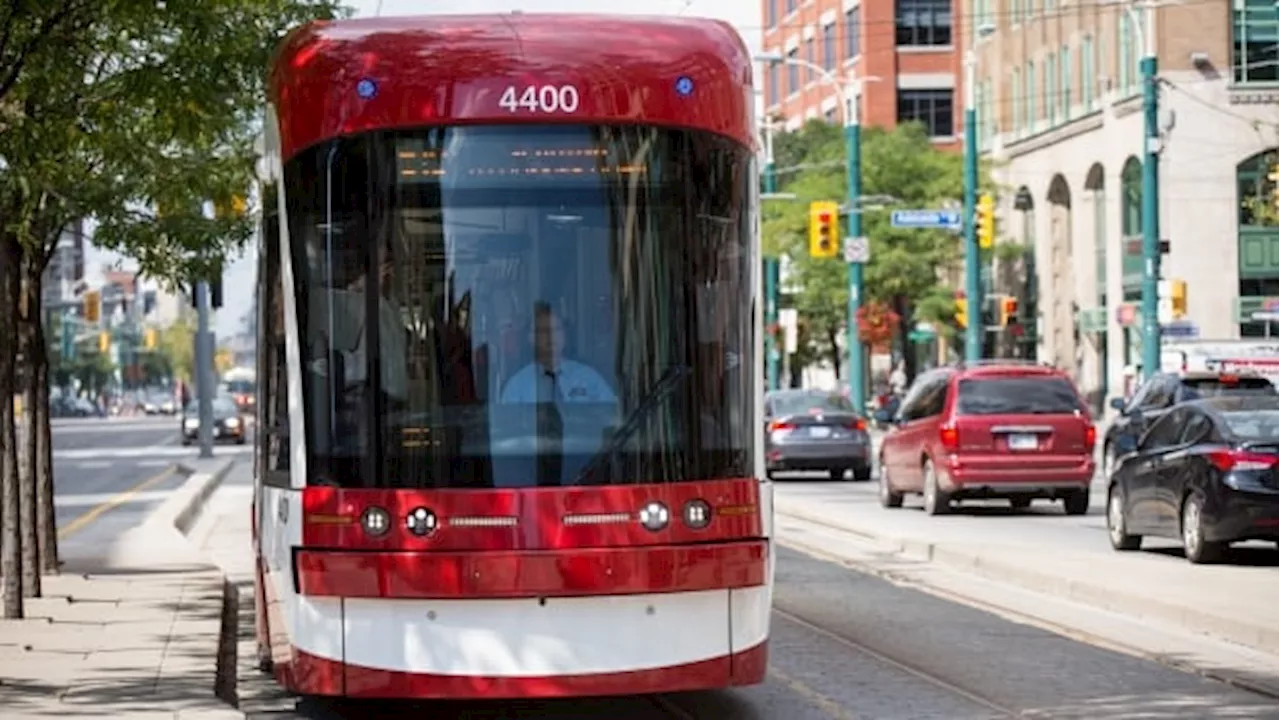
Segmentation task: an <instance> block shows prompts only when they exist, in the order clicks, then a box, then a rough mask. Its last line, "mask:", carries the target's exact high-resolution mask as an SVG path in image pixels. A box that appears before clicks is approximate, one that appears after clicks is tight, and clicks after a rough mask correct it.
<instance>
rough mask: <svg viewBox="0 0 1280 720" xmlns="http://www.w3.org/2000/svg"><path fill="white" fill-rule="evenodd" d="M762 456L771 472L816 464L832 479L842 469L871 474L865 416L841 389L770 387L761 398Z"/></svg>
mask: <svg viewBox="0 0 1280 720" xmlns="http://www.w3.org/2000/svg"><path fill="white" fill-rule="evenodd" d="M764 416H765V433H764V443H765V462H766V464H767V466H768V472H769V476H770V477H773V474H774V473H775V472H787V471H795V470H819V471H827V472H830V473H831V479H832V480H839V479H841V478H843V477H844V473H845V471H846V470H848V471H851V472H852V473H853V478H854V479H855V480H869V479H871V436H870V435H868V434H867V421H866V419H865V418H863V417H862V416H860V415H858V413H857V412H856V411H855V410H854V409H853V405H852V404H851V403H850V402H849V399H848V398H846V397H845V396H844V395H843V394H841V393H838V392H826V391H821V390H775V391H773V392H769V393H767V394H766V395H765V398H764Z"/></svg>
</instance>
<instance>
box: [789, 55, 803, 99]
mask: <svg viewBox="0 0 1280 720" xmlns="http://www.w3.org/2000/svg"><path fill="white" fill-rule="evenodd" d="M799 52H800V51H799V49H797V48H792V49H791V50H789V51H787V94H788V95H793V94H795V93H798V92H800V66H799V65H798V64H797V63H796V60H798V59H799V57H800V56H799Z"/></svg>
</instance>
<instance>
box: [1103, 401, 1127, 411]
mask: <svg viewBox="0 0 1280 720" xmlns="http://www.w3.org/2000/svg"><path fill="white" fill-rule="evenodd" d="M1107 404H1108V405H1110V406H1111V409H1112V410H1115V411H1116V412H1120V413H1123V412H1124V406H1125V402H1124V398H1121V397H1113V398H1111V402H1109V403H1107Z"/></svg>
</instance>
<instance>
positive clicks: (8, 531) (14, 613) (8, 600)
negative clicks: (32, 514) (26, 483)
mask: <svg viewBox="0 0 1280 720" xmlns="http://www.w3.org/2000/svg"><path fill="white" fill-rule="evenodd" d="M21 258H22V251H21V249H20V248H18V247H17V243H15V242H13V241H12V240H9V239H3V240H0V338H17V337H18V328H17V325H18V322H17V320H18V290H19V282H20V279H21V267H20V263H21ZM17 352H18V348H17V343H15V342H12V341H6V342H3V343H0V507H2V508H3V513H0V514H3V516H4V520H5V522H4V525H3V527H2V528H0V576H2V578H3V579H2V580H0V583H2V584H3V589H2V590H0V611H2V612H3V616H4V617H5V618H6V619H17V618H21V617H22V616H23V602H22V535H21V533H20V532H19V529H18V526H19V518H20V517H21V513H20V510H19V503H18V495H19V492H18V489H19V488H18V486H19V478H18V448H17V437H16V436H15V434H14V417H13V410H14V407H13V393H14V375H13V368H14V363H15V361H16V359H17Z"/></svg>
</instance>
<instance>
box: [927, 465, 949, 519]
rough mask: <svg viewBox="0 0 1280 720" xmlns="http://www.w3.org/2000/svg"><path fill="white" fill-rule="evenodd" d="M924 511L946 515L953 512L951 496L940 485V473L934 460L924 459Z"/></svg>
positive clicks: (930, 513)
mask: <svg viewBox="0 0 1280 720" xmlns="http://www.w3.org/2000/svg"><path fill="white" fill-rule="evenodd" d="M923 471H924V511H925V513H927V514H929V515H946V514H947V513H949V512H951V496H950V495H948V494H947V493H946V492H943V490H942V489H941V488H939V487H938V473H937V471H935V470H934V469H933V461H932V460H925V461H924V467H923Z"/></svg>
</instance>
